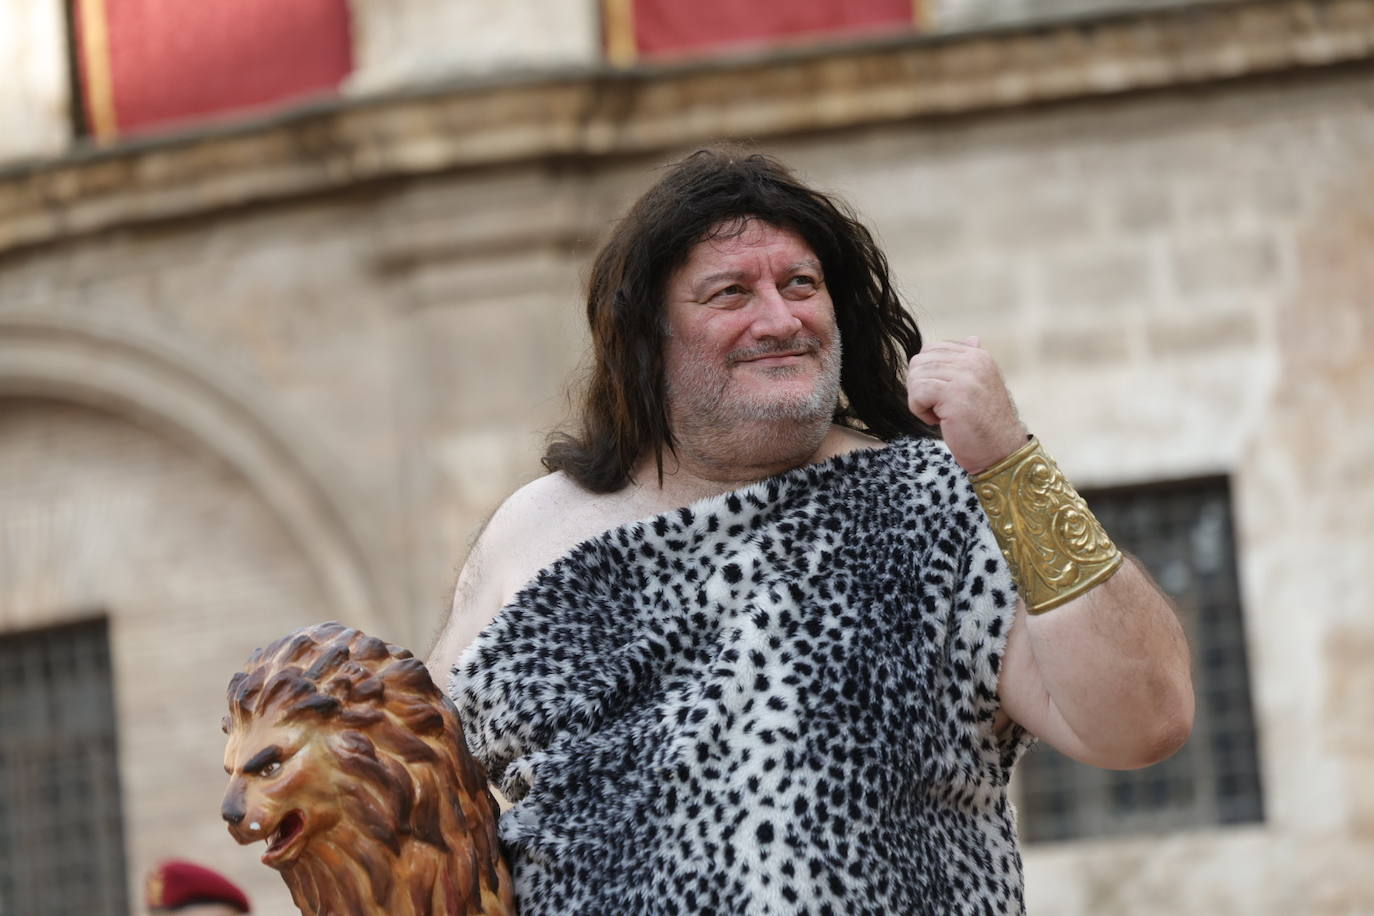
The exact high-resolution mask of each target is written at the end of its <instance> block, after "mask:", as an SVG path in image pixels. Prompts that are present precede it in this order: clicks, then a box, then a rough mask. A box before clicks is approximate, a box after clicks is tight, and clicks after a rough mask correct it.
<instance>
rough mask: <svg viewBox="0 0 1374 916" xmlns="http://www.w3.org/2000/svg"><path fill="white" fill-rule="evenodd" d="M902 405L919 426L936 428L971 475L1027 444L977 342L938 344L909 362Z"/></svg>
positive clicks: (992, 365) (1007, 397)
mask: <svg viewBox="0 0 1374 916" xmlns="http://www.w3.org/2000/svg"><path fill="white" fill-rule="evenodd" d="M906 399H907V406H908V407H910V408H911V412H912V413H914V414H915V415H916V416H917V417H918V418H919V419H920V420H922V421H923V422H925V423H929V424H931V425H932V426H939V427H940V431H941V433H943V435H944V438H945V443H946V444H947V445H949V450H950V451H951V452H953V453H954V460H955V461H957V462H959V466H960V467H962V468H963V469H964V470H965V471H968V472H969V473H970V474H976V473H978V472H979V471H981V470H983V469H985V468H989V467H991V466H992V465H994V464H996V463H997V462H999V461H1001V460H1002V459H1003V458H1005V457H1007V456H1008V455H1010V454H1011V453H1012V452H1014V451H1016V450H1017V449H1018V448H1020V447H1021V446H1023V445H1025V444H1026V427H1025V425H1024V424H1023V423H1022V422H1021V418H1020V417H1019V416H1017V413H1016V405H1015V404H1013V403H1012V401H1011V394H1010V393H1009V392H1008V391H1007V383H1006V382H1005V381H1004V380H1003V379H1002V371H1001V370H1000V369H998V368H997V363H996V361H995V360H993V358H992V355H991V354H989V353H988V351H987V350H984V349H983V348H982V347H980V346H979V345H978V338H977V337H966V338H964V340H963V341H962V342H956V341H952V340H946V341H941V342H940V343H935V344H931V345H929V346H927V347H924V348H923V349H922V350H921V352H920V353H917V354H916V355H915V356H913V357H912V358H911V362H910V363H909V364H908V365H907V373H906Z"/></svg>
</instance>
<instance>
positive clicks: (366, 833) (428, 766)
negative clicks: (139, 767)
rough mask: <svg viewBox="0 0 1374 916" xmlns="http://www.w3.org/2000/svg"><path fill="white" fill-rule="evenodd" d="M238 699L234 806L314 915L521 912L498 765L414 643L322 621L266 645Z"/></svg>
mask: <svg viewBox="0 0 1374 916" xmlns="http://www.w3.org/2000/svg"><path fill="white" fill-rule="evenodd" d="M228 699H229V714H228V715H227V716H225V717H224V732H225V734H227V735H228V736H229V743H228V746H227V747H226V748H225V751H224V769H225V771H226V772H227V773H228V774H229V788H228V789H227V790H226V792H225V794H224V802H223V805H222V806H221V813H222V814H223V816H224V819H225V820H226V821H228V823H229V833H230V834H231V835H232V836H233V837H234V839H236V840H237V841H238V842H239V843H251V842H255V841H259V840H263V841H266V843H267V851H266V852H265V853H263V856H262V861H263V863H264V864H265V865H269V866H271V867H272V868H275V869H277V870H278V871H279V872H281V875H282V878H283V879H284V880H285V881H286V885H287V887H288V888H290V890H291V897H292V899H293V900H294V901H295V903H296V906H297V907H299V908H300V910H301V912H302V913H307V914H320V916H324V914H331V916H354V914H357V916H364V914H378V916H380V914H389V916H462V914H476V913H483V914H492V916H495V914H500V916H514V914H515V897H514V892H513V890H512V883H511V876H510V871H509V870H508V868H507V866H506V863H505V861H504V860H503V859H502V857H501V853H500V847H499V845H498V842H497V838H496V820H497V815H498V809H497V805H496V801H495V799H494V798H493V797H492V795H491V793H490V791H489V790H488V788H487V780H486V774H485V773H484V772H483V771H482V767H481V765H480V764H479V763H478V762H477V761H476V760H475V759H473V757H472V756H471V754H469V753H468V750H467V745H466V744H465V743H464V741H463V729H462V725H461V724H460V723H459V721H458V713H457V710H455V709H454V707H453V704H452V703H451V702H450V701H449V700H448V698H447V697H445V696H444V695H443V694H442V693H441V692H440V691H439V689H438V688H437V687H435V686H434V682H433V681H432V680H431V679H430V676H429V672H428V671H426V670H425V666H424V664H423V663H422V662H421V661H420V660H419V659H417V658H415V657H414V656H412V655H411V653H410V652H408V651H406V650H405V649H401V648H399V647H397V646H393V645H389V644H388V643H385V642H383V641H382V640H380V639H376V638H373V637H371V636H366V635H364V634H363V633H360V632H359V631H357V630H354V629H351V628H349V627H346V626H344V625H342V624H338V623H324V624H317V625H315V626H311V627H306V628H303V629H300V630H297V631H295V632H293V633H289V634H287V635H286V636H283V637H282V638H281V639H278V640H277V641H276V642H274V643H272V644H271V645H270V646H268V647H266V648H265V649H258V650H257V651H256V652H254V653H253V654H252V656H251V657H250V658H249V659H248V662H247V664H245V665H244V668H243V670H242V671H240V672H239V673H238V674H235V675H234V677H233V679H232V680H230V682H229V695H228Z"/></svg>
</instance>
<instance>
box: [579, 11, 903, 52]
mask: <svg viewBox="0 0 1374 916" xmlns="http://www.w3.org/2000/svg"><path fill="white" fill-rule="evenodd" d="M919 2H920V0H807V2H804V3H799V2H796V0H751V2H748V3H741V2H739V0H691V2H688V3H684V2H682V0H604V6H603V11H604V21H605V24H606V36H605V37H606V47H607V52H608V54H609V56H610V57H611V59H612V60H613V61H615V62H618V63H628V62H630V61H631V60H634V59H636V58H657V59H664V58H672V57H685V56H694V55H700V54H704V53H709V52H711V51H720V50H728V49H737V48H744V47H749V46H751V45H768V44H776V43H778V42H779V41H781V40H786V41H790V42H793V43H795V42H796V41H799V40H806V39H812V38H834V37H837V36H855V35H864V34H872V33H876V32H884V31H900V30H907V31H910V30H911V29H913V28H915V27H916V25H917V24H918V18H917V17H918V13H919V5H918V4H919Z"/></svg>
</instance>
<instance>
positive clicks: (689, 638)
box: [452, 439, 1028, 916]
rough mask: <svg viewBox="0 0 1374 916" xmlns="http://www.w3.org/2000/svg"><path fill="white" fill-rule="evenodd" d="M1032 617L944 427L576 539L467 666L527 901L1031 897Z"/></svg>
mask: <svg viewBox="0 0 1374 916" xmlns="http://www.w3.org/2000/svg"><path fill="white" fill-rule="evenodd" d="M1014 606H1015V591H1014V587H1013V584H1012V581H1011V576H1010V573H1009V572H1008V569H1007V566H1006V563H1005V561H1004V560H1003V558H1002V555H1001V553H1000V551H999V550H998V547H997V544H996V541H995V540H994V539H993V536H992V533H991V531H990V529H989V528H988V524H987V521H986V519H985V517H984V515H983V512H982V509H981V507H980V506H979V504H978V501H977V498H976V497H975V496H974V494H973V491H972V488H971V486H970V485H969V483H968V479H967V476H966V475H965V474H964V472H963V471H962V470H961V469H960V468H959V467H958V465H957V464H956V463H955V462H954V460H953V458H952V456H951V455H950V454H949V451H948V449H947V448H946V447H945V446H944V444H943V443H940V442H937V441H933V440H925V439H920V440H918V439H902V440H898V441H896V442H894V443H892V444H891V445H889V446H887V447H886V448H881V449H872V450H866V451H859V452H852V453H850V454H847V455H841V456H839V457H837V458H832V459H830V460H828V461H825V462H821V463H818V464H813V465H806V466H803V467H800V468H796V469H794V470H792V471H789V472H787V473H785V474H782V475H779V476H777V477H772V478H769V479H767V480H764V481H760V482H759V483H756V484H752V485H750V486H748V487H745V488H742V489H739V490H735V491H732V492H729V493H725V494H722V495H720V496H716V497H712V498H710V499H707V500H703V501H701V502H698V503H695V504H693V505H691V506H689V507H685V508H682V509H677V510H674V511H671V512H668V513H665V514H663V515H659V516H656V517H654V518H650V519H646V520H644V521H640V522H635V523H632V524H628V525H624V526H621V527H618V528H614V529H612V530H610V531H607V532H605V533H603V534H601V535H599V536H597V537H595V538H592V539H591V540H588V541H585V542H583V543H582V544H580V545H578V546H577V547H576V548H574V549H573V550H572V551H570V552H569V553H567V554H565V555H564V556H563V557H562V558H560V559H559V560H557V561H556V562H554V563H553V564H552V565H550V566H548V567H546V568H545V569H543V570H542V571H541V572H540V573H539V574H538V575H537V576H536V577H535V578H534V579H533V580H532V581H531V582H529V583H528V584H527V585H526V586H525V587H524V588H523V589H522V590H521V591H520V593H519V594H518V595H517V596H516V597H515V598H514V600H512V602H511V603H510V604H509V605H507V606H506V607H505V608H503V609H502V611H501V613H500V614H499V615H498V616H497V618H496V619H495V621H493V622H492V624H491V625H490V626H489V627H488V628H487V629H486V630H485V631H484V632H483V633H482V634H481V635H480V636H479V637H478V639H477V640H476V641H475V642H474V643H473V644H472V645H471V646H470V647H469V648H468V650H467V651H466V652H465V653H464V654H463V656H462V657H461V658H460V659H459V661H458V664H457V665H456V666H455V668H454V669H453V673H454V679H453V684H452V692H453V697H454V700H455V702H456V703H457V705H458V707H459V710H460V712H461V713H462V717H463V721H464V723H465V726H466V733H467V740H468V742H469V745H470V746H471V748H472V750H473V752H474V753H475V754H476V755H477V757H478V758H479V759H480V760H481V761H482V762H483V763H484V764H485V765H486V767H487V769H488V771H489V772H490V773H491V774H492V778H493V779H495V780H497V781H498V782H499V783H500V785H501V786H502V788H503V790H504V791H505V793H506V794H507V796H508V797H509V798H510V799H511V800H512V801H514V802H516V804H515V807H514V808H513V809H511V810H510V811H508V812H507V813H506V814H505V816H504V817H503V819H502V823H501V838H502V840H503V842H504V843H505V844H506V847H507V852H508V854H509V856H510V858H511V861H512V863H513V866H514V869H515V875H516V877H515V883H516V892H517V896H518V898H519V903H520V912H521V913H522V914H523V916H538V914H602V913H623V914H678V913H741V914H743V913H749V914H781V913H822V914H824V913H832V914H841V913H843V914H863V913H873V914H891V913H932V914H934V913H940V914H945V913H985V912H996V913H1015V912H1020V911H1021V910H1022V890H1021V861H1020V856H1019V853H1018V850H1017V845H1016V839H1015V828H1014V821H1013V813H1012V810H1011V806H1010V804H1009V803H1008V801H1007V795H1006V788H1007V781H1008V779H1009V777H1010V774H1011V768H1012V765H1013V763H1014V762H1015V759H1016V757H1017V756H1018V754H1019V753H1020V751H1021V750H1022V749H1023V748H1024V747H1025V745H1026V743H1027V742H1028V738H1027V737H1026V736H1025V735H1024V734H1023V733H1022V732H1021V731H1020V730H1019V729H1017V728H1016V727H1015V726H1013V727H1012V728H1011V729H1009V730H1008V733H1007V734H1004V735H1002V736H997V735H994V733H993V722H994V717H995V715H996V713H997V711H998V708H999V703H998V697H997V673H998V667H999V663H1000V661H1001V655H1002V651H1003V648H1004V646H1005V643H1006V637H1007V632H1008V630H1009V629H1010V626H1011V623H1012V620H1013V610H1014Z"/></svg>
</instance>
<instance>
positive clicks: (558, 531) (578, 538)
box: [429, 472, 628, 683]
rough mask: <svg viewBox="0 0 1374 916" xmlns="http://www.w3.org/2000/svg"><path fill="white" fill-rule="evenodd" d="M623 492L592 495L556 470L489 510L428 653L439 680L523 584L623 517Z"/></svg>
mask: <svg viewBox="0 0 1374 916" xmlns="http://www.w3.org/2000/svg"><path fill="white" fill-rule="evenodd" d="M627 502H628V500H626V498H625V497H624V496H622V495H621V494H609V495H602V494H597V493H592V492H590V491H588V490H585V489H583V488H582V487H581V486H579V485H578V484H576V483H575V482H573V481H572V479H571V478H569V477H568V476H567V475H565V474H563V473H561V472H554V473H552V474H547V475H545V476H543V477H540V478H537V479H536V480H533V481H531V482H530V483H528V484H526V485H525V486H523V487H521V488H520V489H518V490H516V491H515V492H514V493H512V494H511V495H510V496H509V497H507V499H506V501H505V502H504V503H502V504H501V506H500V508H498V509H497V510H496V512H495V513H494V514H493V515H492V517H491V519H490V520H489V521H488V522H487V524H486V527H485V528H483V530H482V533H481V534H480V535H479V536H478V538H477V542H476V543H475V544H474V545H473V548H472V551H471V552H470V553H469V554H468V559H467V562H466V563H465V564H464V565H463V570H462V572H461V573H460V574H459V576H458V585H457V588H456V589H455V590H454V594H453V606H452V608H451V609H450V611H449V618H448V622H447V623H446V624H445V626H444V629H443V632H442V633H441V634H440V636H439V640H438V642H437V644H436V645H435V647H434V650H433V652H432V653H431V654H430V660H429V667H430V671H431V674H433V675H434V676H435V678H436V679H437V680H439V682H440V683H444V682H445V681H446V680H447V672H448V670H449V668H450V667H451V666H452V664H453V662H454V661H456V659H457V657H458V656H459V655H460V654H461V653H462V651H463V649H465V648H466V647H467V645H468V644H469V643H471V642H472V641H473V640H474V639H475V638H476V637H477V635H478V634H479V633H481V632H482V630H484V629H486V627H487V625H488V624H490V623H491V621H492V620H494V619H495V618H496V615H497V614H498V613H499V612H500V611H501V608H503V607H505V606H506V605H507V604H509V603H510V601H511V599H512V598H514V597H515V595H516V593H517V592H519V590H520V589H521V587H522V586H524V585H525V584H526V583H527V582H529V581H530V580H531V579H532V578H534V576H535V574H536V573H538V572H539V570H541V569H543V568H544V567H545V566H548V565H549V564H550V563H552V562H553V561H555V560H557V559H558V558H559V557H560V556H562V555H563V554H565V553H567V552H568V551H569V550H571V549H572V548H573V547H575V546H576V545H577V544H579V543H581V542H582V541H584V540H586V539H587V538H590V537H592V536H594V535H596V534H599V533H601V532H602V531H605V530H606V529H608V528H611V527H614V526H615V525H616V524H619V523H620V522H621V521H625V520H628V519H621V518H620V517H619V516H620V514H622V511H623V510H621V509H620V508H619V507H621V505H622V504H625V503H627Z"/></svg>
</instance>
